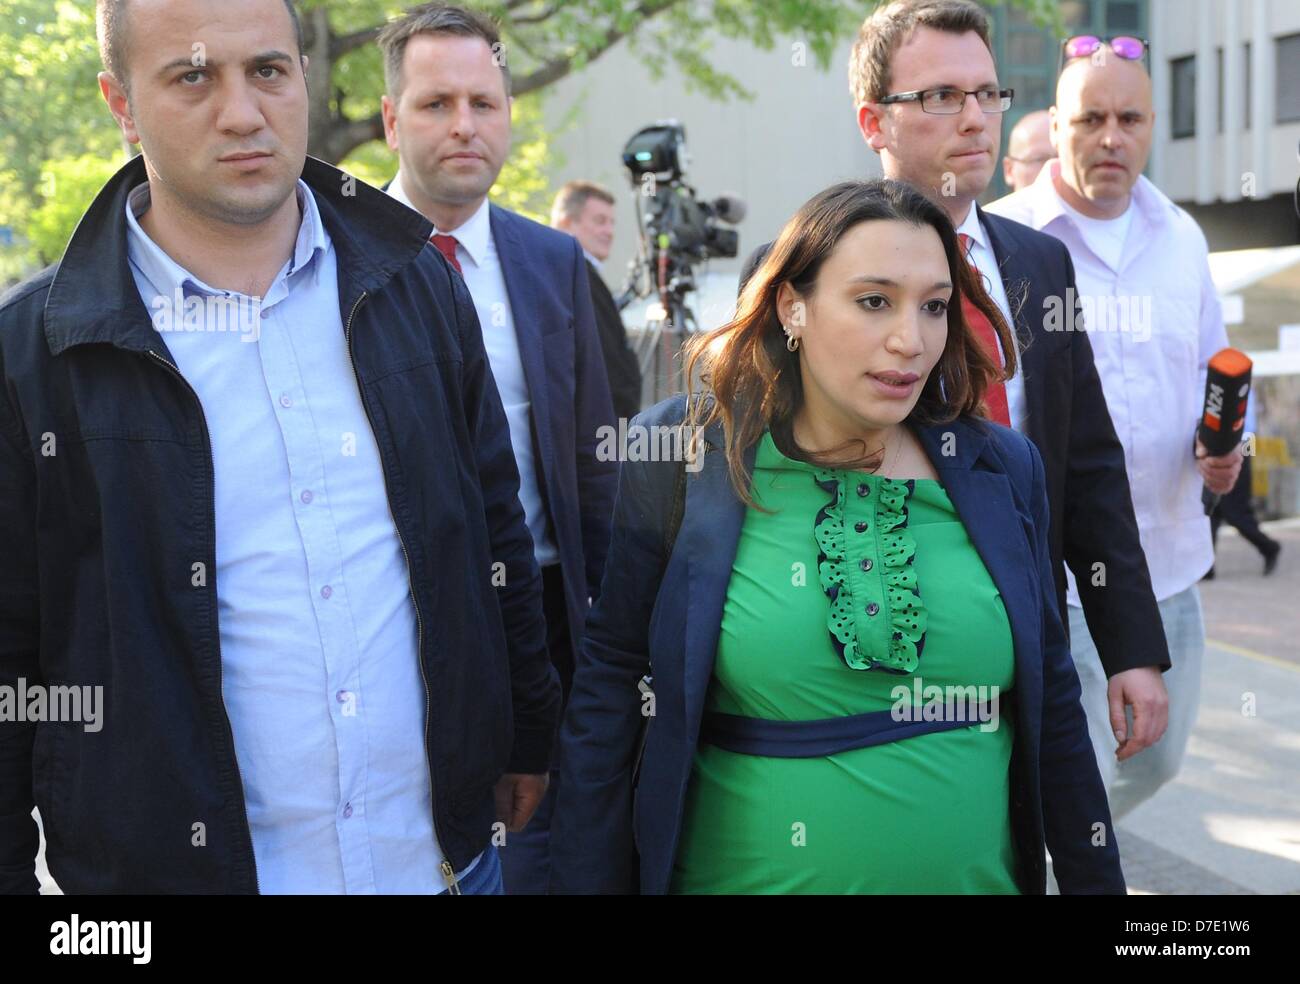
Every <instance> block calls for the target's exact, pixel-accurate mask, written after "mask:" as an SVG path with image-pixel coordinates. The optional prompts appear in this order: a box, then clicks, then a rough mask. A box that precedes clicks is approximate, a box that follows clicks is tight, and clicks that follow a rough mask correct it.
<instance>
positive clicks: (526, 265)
mask: <svg viewBox="0 0 1300 984" xmlns="http://www.w3.org/2000/svg"><path fill="white" fill-rule="evenodd" d="M391 184H392V181H388V182H386V183H385V184H384V185H383V190H384V191H387V190H388V186H389V185H391ZM488 221H489V225H490V226H491V229H492V242H493V243H494V244H495V245H496V248H497V255H498V256H499V257H500V259H501V274H502V277H503V278H504V279H505V282H506V295H507V296H508V297H509V298H510V311H511V313H512V314H513V315H514V320H515V337H516V338H517V339H518V340H519V358H520V360H521V361H522V363H523V367H524V381H525V382H526V383H527V385H528V398H529V400H530V402H531V404H532V407H531V409H532V436H533V461H534V462H535V465H536V468H537V487H538V489H539V490H540V491H541V494H542V500H543V504H544V505H545V507H546V513H547V515H548V516H549V517H550V520H551V534H552V535H553V536H554V537H555V546H556V550H557V551H558V552H559V555H560V571H561V574H562V575H563V578H564V601H565V608H566V610H567V612H568V616H569V626H570V628H571V629H572V631H571V632H570V633H569V636H570V639H571V640H572V645H573V656H574V659H576V658H577V653H578V640H579V638H580V636H581V634H582V633H581V629H582V626H583V623H585V622H586V619H587V610H588V608H589V607H590V606H589V604H588V600H587V599H588V598H593V599H594V598H596V597H597V596H598V595H599V594H600V582H601V576H602V574H603V573H604V570H605V553H606V551H607V550H608V549H609V525H610V519H611V517H612V515H613V511H614V490H615V486H616V482H617V476H618V464H617V462H615V461H613V460H610V461H601V460H600V459H599V458H598V456H597V454H596V449H597V447H598V446H599V444H600V436H601V435H600V428H601V427H603V426H610V427H614V428H615V430H617V421H616V420H615V418H614V405H613V402H612V400H611V397H610V393H609V378H608V376H607V375H606V374H605V363H604V359H603V356H602V354H601V348H600V335H599V333H598V331H597V329H596V315H595V310H594V308H593V306H592V302H591V285H590V282H589V281H588V279H587V258H586V256H585V255H584V254H583V252H582V246H581V245H579V243H578V241H577V240H576V239H574V238H573V237H572V236H570V235H568V234H567V233H563V232H560V231H558V230H556V229H552V228H551V227H550V226H544V225H542V224H541V223H540V222H534V221H533V220H532V219H528V218H525V217H524V216H522V215H520V214H519V213H517V212H512V211H510V210H509V209H506V208H502V207H501V206H499V205H496V204H492V203H489V205H488ZM483 327H484V331H485V332H486V331H487V330H488V327H487V326H486V325H485V326H483ZM561 675H562V677H567V675H568V668H567V667H561ZM565 682H566V683H567V680H565Z"/></svg>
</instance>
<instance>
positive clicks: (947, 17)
mask: <svg viewBox="0 0 1300 984" xmlns="http://www.w3.org/2000/svg"><path fill="white" fill-rule="evenodd" d="M918 27H929V28H932V29H934V30H936V31H945V32H947V33H948V34H965V33H966V32H967V31H974V32H975V33H976V34H978V35H979V37H980V40H981V41H983V42H984V46H985V47H986V48H988V49H989V51H990V52H992V51H993V42H992V41H991V40H990V34H989V15H988V14H987V13H986V12H985V10H984V8H983V7H981V6H980V5H979V4H977V3H973V2H972V0H895V2H894V3H890V4H886V5H884V6H882V7H877V8H876V9H875V10H873V11H872V12H871V14H870V15H868V17H867V19H866V20H864V21H863V22H862V27H861V28H859V29H858V37H857V40H856V41H854V42H853V53H852V54H851V55H849V89H850V90H851V91H852V93H853V103H854V105H855V106H861V105H862V104H863V103H867V102H879V101H880V100H881V99H884V98H885V96H887V95H889V85H890V63H891V62H892V61H893V58H894V52H895V51H897V50H898V48H899V46H900V45H902V44H904V43H906V41H907V39H908V38H910V37H911V36H912V32H913V31H915V30H916V29H917V28H918Z"/></svg>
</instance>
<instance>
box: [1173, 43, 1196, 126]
mask: <svg viewBox="0 0 1300 984" xmlns="http://www.w3.org/2000/svg"><path fill="white" fill-rule="evenodd" d="M1169 80H1170V83H1171V84H1172V87H1173V97H1172V98H1171V99H1170V100H1169V104H1170V106H1172V107H1173V109H1172V112H1171V113H1170V116H1171V117H1172V119H1171V123H1172V127H1173V129H1172V136H1173V138H1174V139H1175V140H1177V139H1179V138H1180V137H1193V136H1195V135H1196V58H1195V57H1194V56H1192V55H1188V56H1186V57H1185V58H1174V59H1172V60H1171V61H1170V62H1169Z"/></svg>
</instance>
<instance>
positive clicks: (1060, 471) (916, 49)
mask: <svg viewBox="0 0 1300 984" xmlns="http://www.w3.org/2000/svg"><path fill="white" fill-rule="evenodd" d="M849 80H850V83H851V87H852V90H853V101H854V104H855V106H856V107H857V116H858V128H859V129H860V130H861V131H862V136H863V138H864V139H865V140H866V141H867V144H868V145H869V146H870V147H871V149H872V150H874V151H876V152H877V153H878V154H880V158H881V162H882V164H883V165H884V170H885V174H886V176H888V177H891V178H899V179H901V180H903V181H907V182H909V183H910V184H912V185H913V186H915V187H916V188H918V189H919V190H921V191H922V192H924V193H925V194H927V195H929V196H930V197H932V198H933V199H934V200H935V201H936V202H938V204H940V205H941V206H942V207H943V208H944V209H945V210H946V211H947V212H948V215H949V217H950V218H951V219H952V222H953V225H954V226H956V228H957V232H958V234H959V235H963V236H965V237H966V238H965V239H964V240H963V241H964V242H965V243H966V244H967V246H968V255H969V257H970V259H971V262H973V263H974V264H975V266H976V267H977V268H979V271H980V273H981V274H983V280H984V283H985V287H986V289H987V290H988V292H989V294H990V295H991V296H992V298H993V300H994V301H995V303H997V305H998V307H999V308H1000V309H1001V311H1002V313H1003V316H1004V317H1005V318H1007V320H1008V321H1009V322H1010V323H1011V324H1012V325H1013V326H1014V329H1015V334H1016V335H1017V336H1018V338H1019V344H1020V345H1021V346H1022V347H1023V352H1022V354H1021V359H1020V365H1021V367H1022V370H1023V371H1022V372H1021V373H1019V374H1017V376H1016V377H1014V378H1012V379H1010V380H1008V381H1007V383H1006V387H1005V391H1006V392H1005V399H1004V401H1003V403H1002V405H1003V406H1004V407H1005V412H1006V416H1007V418H1008V419H1007V420H1004V421H1002V422H1003V423H1010V425H1011V426H1013V427H1015V428H1016V429H1017V430H1019V431H1021V432H1023V433H1025V434H1026V435H1027V436H1028V437H1029V438H1030V439H1031V440H1033V442H1034V443H1035V444H1036V445H1037V446H1038V450H1039V453H1040V454H1041V455H1042V457H1043V464H1044V465H1045V467H1046V470H1047V488H1048V501H1049V503H1050V505H1051V523H1052V529H1051V540H1050V543H1051V547H1052V554H1053V558H1054V560H1055V561H1056V563H1055V564H1054V568H1055V574H1056V578H1057V593H1058V596H1059V601H1060V610H1061V611H1062V612H1064V611H1065V610H1066V609H1065V588H1066V578H1065V565H1067V564H1068V565H1069V567H1070V569H1071V570H1072V571H1073V572H1074V574H1075V577H1076V579H1077V581H1078V583H1079V585H1080V595H1081V598H1082V601H1083V609H1084V612H1085V614H1086V616H1087V622H1088V628H1089V630H1090V631H1091V633H1092V636H1093V638H1094V639H1095V640H1097V650H1098V654H1099V656H1100V658H1101V662H1102V664H1103V666H1104V668H1105V670H1106V675H1107V677H1108V678H1109V685H1108V691H1109V693H1108V697H1109V703H1110V714H1111V724H1112V727H1113V729H1114V731H1115V738H1116V742H1117V744H1118V746H1119V747H1118V748H1117V751H1116V754H1117V756H1118V757H1119V759H1120V760H1121V761H1122V760H1124V759H1128V758H1131V757H1132V756H1133V755H1135V754H1137V753H1138V752H1140V751H1141V750H1142V749H1143V748H1146V747H1148V746H1149V745H1151V744H1153V743H1154V742H1156V741H1158V740H1159V739H1160V737H1161V735H1163V734H1164V731H1165V725H1166V722H1167V720H1168V697H1167V695H1166V693H1165V686H1164V682H1163V680H1162V678H1161V672H1162V671H1163V670H1165V669H1168V668H1169V665H1170V664H1169V650H1168V646H1167V644H1166V641H1165V635H1164V631H1163V629H1162V628H1161V622H1160V610H1159V608H1158V607H1157V605H1156V599H1155V595H1154V593H1153V592H1152V589H1151V579H1150V576H1149V574H1148V572H1147V565H1146V558H1145V555H1144V554H1143V552H1142V545H1141V542H1140V541H1139V538H1138V529H1137V521H1136V520H1135V518H1134V514H1133V504H1132V500H1131V497H1130V495H1129V482H1128V474H1127V472H1126V470H1125V466H1124V449H1123V447H1122V445H1121V444H1120V443H1119V440H1118V439H1117V438H1116V436H1115V428H1114V426H1113V425H1112V424H1111V419H1110V412H1109V411H1108V409H1107V407H1106V399H1105V396H1104V395H1103V392H1102V388H1101V381H1100V379H1099V378H1098V376H1097V370H1096V368H1095V367H1094V365H1093V358H1092V347H1091V345H1090V343H1089V341H1088V337H1087V335H1086V334H1085V333H1083V332H1077V331H1076V332H1060V331H1052V330H1050V326H1049V325H1047V324H1045V322H1044V311H1045V310H1047V309H1048V308H1046V307H1045V305H1044V301H1045V300H1046V299H1049V298H1062V299H1063V298H1070V299H1073V298H1075V297H1076V296H1077V292H1076V291H1075V290H1074V286H1075V283H1074V268H1073V266H1072V265H1071V262H1070V256H1069V252H1068V251H1067V250H1066V249H1065V247H1064V246H1063V245H1062V244H1061V243H1060V242H1059V241H1057V240H1055V239H1053V238H1052V237H1050V236H1046V235H1043V234H1041V233H1038V232H1036V231H1034V230H1032V229H1030V228H1029V227H1028V226H1024V225H1020V224H1019V223H1017V222H1012V221H1010V220H1008V219H1004V218H1001V217H999V216H994V215H989V214H987V213H985V212H984V211H982V210H981V209H980V208H979V207H978V206H977V205H976V204H975V199H976V198H977V197H978V196H979V195H980V194H982V193H983V192H984V190H985V189H986V188H987V187H988V184H989V181H990V180H991V179H992V177H993V170H994V168H995V167H996V166H997V154H998V148H999V144H1000V142H1001V132H1002V116H1001V110H1003V109H1005V108H1006V107H1005V106H1003V105H1001V103H999V104H998V106H996V107H993V106H991V105H985V103H986V102H989V101H990V97H989V93H990V92H994V93H997V92H999V91H1000V88H999V84H998V77H997V67H996V66H995V65H994V63H993V55H992V51H991V46H990V43H989V22H988V15H987V14H986V13H985V12H984V10H983V8H981V7H980V6H979V5H978V4H975V3H971V2H969V0H903V2H898V3H892V4H889V5H888V6H886V7H880V8H877V9H876V11H874V12H873V13H872V14H871V16H869V17H868V18H867V19H866V20H865V21H864V22H863V24H862V28H861V30H860V32H859V34H858V39H857V42H856V43H855V44H854V46H853V54H852V56H851V61H850V68H849ZM935 89H940V90H946V92H945V93H944V94H943V95H931V96H929V97H918V96H913V95H912V94H913V93H922V92H927V91H931V90H935ZM952 93H956V96H955V98H954V97H953V96H952ZM999 98H1000V97H999ZM945 100H946V101H947V102H950V103H952V105H943V103H945ZM952 109H956V112H955V113H953V112H935V110H952ZM990 109H992V110H993V111H989V110H990ZM997 405H998V401H997V398H996V394H994V395H992V396H991V398H990V406H991V407H993V408H994V409H995V412H996V407H997ZM1126 705H1127V706H1128V707H1130V708H1131V711H1132V715H1133V720H1132V722H1131V723H1130V722H1127V721H1126V719H1125V717H1126V716H1125V706H1126Z"/></svg>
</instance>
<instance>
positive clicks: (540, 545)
mask: <svg viewBox="0 0 1300 984" xmlns="http://www.w3.org/2000/svg"><path fill="white" fill-rule="evenodd" d="M388 194H389V195H391V196H392V197H393V198H395V199H396V200H397V201H399V202H401V203H402V204H403V205H405V206H406V207H407V208H415V206H414V205H413V204H411V199H410V198H409V197H408V196H407V194H406V190H405V189H404V188H403V187H402V173H401V171H398V172H397V176H396V177H395V178H393V182H392V184H390V185H389V186H388ZM416 211H417V212H418V211H419V209H416ZM433 231H434V235H444V236H454V237H455V238H456V261H457V262H458V263H459V264H460V268H461V275H462V276H463V277H464V278H465V286H466V287H468V288H469V293H470V297H472V298H473V300H474V310H475V311H477V312H478V321H479V326H480V327H481V329H482V331H483V346H484V348H486V349H487V355H488V363H489V364H490V365H491V366H492V376H493V377H494V378H495V379H496V382H497V390H498V392H500V394H501V403H502V405H503V406H504V407H505V411H506V420H507V421H508V422H509V424H510V443H511V446H512V447H513V448H514V452H515V464H516V465H517V466H518V468H519V502H520V504H522V505H523V507H524V520H525V522H527V524H528V532H529V533H531V534H532V536H533V550H534V553H535V555H536V557H537V564H538V566H539V567H546V566H547V565H548V564H558V563H559V562H560V551H559V549H558V548H557V547H556V545H555V538H554V536H553V535H552V532H551V520H550V517H549V516H548V515H547V512H546V508H545V506H544V505H543V502H542V493H541V485H540V478H539V477H538V474H537V459H536V455H535V454H534V451H533V420H532V416H533V411H532V400H531V397H530V395H529V392H528V380H527V379H525V378H524V363H523V360H522V358H521V357H520V355H519V336H518V335H516V334H515V316H514V311H513V310H512V309H511V307H510V295H509V293H508V292H507V290H506V278H505V273H504V272H503V271H502V269H501V257H500V256H499V255H498V253H497V246H496V242H495V241H494V240H493V238H492V222H491V213H490V209H489V204H488V200H487V199H486V198H484V199H483V204H482V205H480V206H479V208H478V211H476V212H475V213H474V214H473V215H471V216H470V217H469V218H468V219H467V220H466V221H465V222H464V223H462V224H461V225H460V227H459V228H456V229H439V228H438V227H437V226H436V225H435V226H434V230H433Z"/></svg>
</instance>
